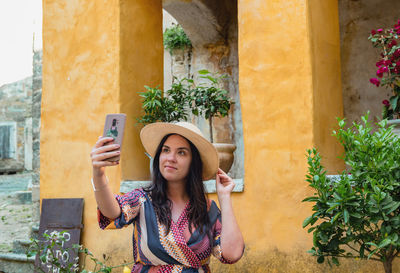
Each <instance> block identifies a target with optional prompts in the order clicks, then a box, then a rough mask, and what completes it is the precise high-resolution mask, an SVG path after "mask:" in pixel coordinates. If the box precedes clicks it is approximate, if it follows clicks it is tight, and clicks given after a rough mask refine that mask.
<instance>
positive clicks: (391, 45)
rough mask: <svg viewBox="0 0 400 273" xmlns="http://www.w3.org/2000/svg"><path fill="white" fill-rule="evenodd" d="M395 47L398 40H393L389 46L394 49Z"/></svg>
mask: <svg viewBox="0 0 400 273" xmlns="http://www.w3.org/2000/svg"><path fill="white" fill-rule="evenodd" d="M395 45H397V42H396V40H392V41H391V42H390V43H389V44H388V46H389V48H392V47H393V46H395Z"/></svg>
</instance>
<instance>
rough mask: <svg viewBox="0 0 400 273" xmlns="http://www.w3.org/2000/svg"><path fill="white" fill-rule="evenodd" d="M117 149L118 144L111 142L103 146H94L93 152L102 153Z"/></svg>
mask: <svg viewBox="0 0 400 273" xmlns="http://www.w3.org/2000/svg"><path fill="white" fill-rule="evenodd" d="M117 149H119V145H118V144H109V145H105V146H101V147H99V148H93V150H92V153H93V154H101V153H105V152H111V151H114V150H117Z"/></svg>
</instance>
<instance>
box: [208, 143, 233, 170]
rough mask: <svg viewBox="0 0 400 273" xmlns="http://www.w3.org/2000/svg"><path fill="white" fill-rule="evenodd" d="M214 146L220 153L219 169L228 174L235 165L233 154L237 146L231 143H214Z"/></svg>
mask: <svg viewBox="0 0 400 273" xmlns="http://www.w3.org/2000/svg"><path fill="white" fill-rule="evenodd" d="M213 145H214V147H215V148H216V149H217V152H218V157H219V167H220V168H221V169H222V170H223V171H224V172H226V173H228V172H229V170H230V169H231V167H232V164H233V159H234V156H233V152H234V151H235V150H236V145H234V144H229V143H213Z"/></svg>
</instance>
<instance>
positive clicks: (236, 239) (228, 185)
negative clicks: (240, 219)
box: [216, 169, 244, 262]
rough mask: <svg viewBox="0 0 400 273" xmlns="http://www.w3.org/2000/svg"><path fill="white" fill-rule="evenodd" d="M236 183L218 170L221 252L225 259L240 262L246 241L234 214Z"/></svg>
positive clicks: (217, 186)
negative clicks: (233, 192) (232, 198)
mask: <svg viewBox="0 0 400 273" xmlns="http://www.w3.org/2000/svg"><path fill="white" fill-rule="evenodd" d="M234 187H235V183H234V182H233V180H232V178H230V177H229V176H228V175H227V174H226V173H225V172H224V171H222V170H221V169H218V173H217V176H216V188H217V194H218V201H219V205H220V207H221V225H222V228H221V252H222V256H223V257H224V259H226V260H229V261H231V262H236V261H238V260H239V259H240V258H241V257H242V254H243V250H244V241H243V236H242V233H241V232H240V229H239V225H238V224H237V222H236V218H235V215H234V213H233V208H232V201H231V192H232V190H233V188H234Z"/></svg>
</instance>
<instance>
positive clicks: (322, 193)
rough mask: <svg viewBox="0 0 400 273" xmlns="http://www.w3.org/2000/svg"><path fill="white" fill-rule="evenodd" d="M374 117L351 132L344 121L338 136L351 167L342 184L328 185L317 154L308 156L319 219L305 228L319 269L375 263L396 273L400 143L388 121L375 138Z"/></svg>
mask: <svg viewBox="0 0 400 273" xmlns="http://www.w3.org/2000/svg"><path fill="white" fill-rule="evenodd" d="M368 115H369V114H367V115H365V116H363V117H362V123H353V125H352V126H351V127H350V128H347V129H345V125H346V122H345V121H344V119H342V120H340V119H338V123H339V130H338V131H333V135H334V136H335V137H336V138H337V139H338V141H339V142H340V143H341V144H342V146H343V147H344V151H345V154H344V160H345V163H346V165H347V166H348V171H344V172H343V173H342V174H341V175H340V179H339V180H338V181H331V180H329V179H328V177H327V175H326V173H327V172H326V170H325V168H324V167H323V166H322V165H321V156H320V155H319V154H318V152H317V150H316V149H315V148H314V149H312V150H308V165H309V168H308V174H307V176H306V177H307V179H306V180H307V182H308V183H309V185H310V186H311V187H312V188H313V189H314V190H315V192H314V194H313V196H310V197H307V198H306V199H304V200H303V202H312V203H313V204H314V205H313V208H312V210H313V212H314V213H313V214H312V215H311V216H309V217H307V218H306V219H305V220H304V222H303V228H305V227H307V226H311V227H310V228H309V229H308V232H309V233H310V232H313V245H314V246H313V247H312V248H311V250H310V251H309V253H311V254H312V255H313V256H316V257H317V262H318V263H323V262H324V261H328V263H329V264H330V263H331V262H332V263H334V264H336V265H339V260H338V259H337V258H338V257H343V258H353V259H354V258H361V259H371V260H376V261H380V262H382V263H383V265H384V268H385V272H391V269H392V261H393V260H394V259H395V258H396V257H398V256H399V252H400V238H399V234H400V209H399V206H400V140H399V138H398V137H397V136H395V135H394V134H393V133H392V129H393V128H392V127H389V128H387V126H386V125H387V121H386V120H383V121H381V122H379V123H378V124H377V125H378V129H377V130H376V131H375V132H373V128H372V126H371V124H370V123H369V121H368ZM348 172H350V174H349V173H348Z"/></svg>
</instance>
